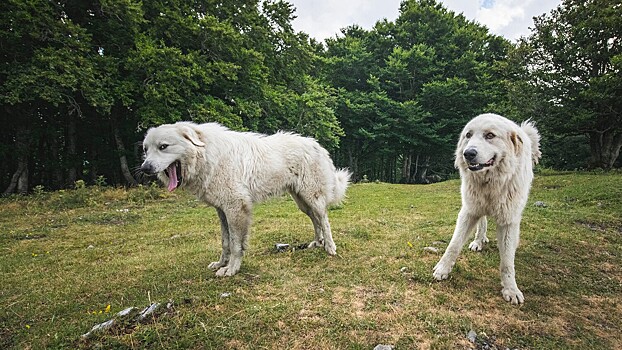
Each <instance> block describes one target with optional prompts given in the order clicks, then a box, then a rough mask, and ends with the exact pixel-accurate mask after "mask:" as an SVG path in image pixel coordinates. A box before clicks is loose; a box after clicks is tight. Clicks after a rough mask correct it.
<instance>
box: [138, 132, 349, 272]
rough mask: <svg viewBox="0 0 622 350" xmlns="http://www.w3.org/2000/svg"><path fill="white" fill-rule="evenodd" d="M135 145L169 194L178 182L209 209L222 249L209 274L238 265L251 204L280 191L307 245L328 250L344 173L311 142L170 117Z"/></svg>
mask: <svg viewBox="0 0 622 350" xmlns="http://www.w3.org/2000/svg"><path fill="white" fill-rule="evenodd" d="M143 146H144V150H145V160H144V162H143V165H142V166H141V169H142V170H143V171H145V172H146V173H152V174H153V173H156V174H157V175H158V178H159V179H160V180H161V181H162V182H163V183H164V184H165V185H167V187H168V189H169V191H172V190H175V188H177V186H178V185H179V186H182V187H184V188H186V189H187V190H188V191H190V192H191V193H193V194H195V195H196V196H197V197H198V198H199V199H201V200H202V201H204V202H205V203H207V204H209V205H211V206H214V207H215V208H216V211H217V213H218V216H219V218H220V223H221V234H222V254H221V256H220V260H218V261H216V262H213V263H211V264H210V265H209V268H210V269H213V270H216V275H218V276H232V275H234V274H235V273H237V272H238V270H239V269H240V265H241V263H242V256H243V254H244V251H245V250H246V248H247V242H248V236H249V229H250V225H251V214H252V208H253V204H254V203H257V202H259V201H262V200H264V199H267V198H269V197H272V196H278V195H281V194H283V193H285V192H289V193H290V194H291V196H292V197H293V198H294V200H295V201H296V204H297V205H298V207H299V208H300V210H301V211H302V212H304V213H305V214H307V215H308V216H309V217H310V218H311V221H312V222H313V226H314V230H315V239H314V240H313V241H312V242H311V243H310V244H309V246H310V247H324V249H325V250H326V252H328V254H330V255H335V254H336V246H335V243H334V241H333V237H332V234H331V229H330V224H329V222H328V214H327V207H328V206H329V205H330V204H336V203H338V202H340V201H341V200H342V199H343V198H344V196H345V192H346V188H347V187H348V183H349V180H350V173H349V172H348V171H347V170H343V169H341V170H338V169H335V166H334V165H333V162H332V160H331V159H330V156H329V154H328V152H327V151H326V150H325V149H324V148H322V147H321V146H320V145H319V144H318V143H317V141H315V140H314V139H312V138H308V137H302V136H300V135H296V134H292V133H285V132H278V133H276V134H274V135H270V136H268V135H263V134H257V133H251V132H236V131H232V130H229V129H228V128H226V127H224V126H222V125H219V124H217V123H207V124H200V125H199V124H195V123H191V122H178V123H175V124H166V125H161V126H159V127H157V128H152V129H149V130H148V132H147V135H146V136H145V140H144V142H143Z"/></svg>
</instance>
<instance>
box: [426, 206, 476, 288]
mask: <svg viewBox="0 0 622 350" xmlns="http://www.w3.org/2000/svg"><path fill="white" fill-rule="evenodd" d="M478 220H479V217H476V216H474V215H472V214H469V213H467V212H465V211H464V208H463V209H461V210H460V213H459V214H458V220H457V222H456V229H455V230H454V234H453V236H452V237H451V241H450V242H449V245H448V246H447V249H446V250H445V254H443V257H442V258H441V260H439V262H438V263H437V264H436V266H434V274H433V276H434V278H435V279H437V280H439V281H440V280H444V279H446V278H447V277H449V273H450V272H451V269H452V268H453V267H454V264H455V263H456V259H457V258H458V255H459V254H460V251H461V250H462V247H463V246H464V244H465V243H466V241H467V240H468V239H469V232H471V231H472V230H473V228H474V227H475V224H476V223H477V221H478Z"/></svg>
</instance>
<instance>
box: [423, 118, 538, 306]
mask: <svg viewBox="0 0 622 350" xmlns="http://www.w3.org/2000/svg"><path fill="white" fill-rule="evenodd" d="M539 142H540V135H539V134H538V130H537V129H536V128H535V126H534V125H533V123H531V122H530V121H526V122H523V123H522V124H521V125H520V126H518V125H517V124H516V123H514V122H512V121H510V120H508V119H506V118H504V117H502V116H499V115H496V114H482V115H479V116H477V117H475V118H474V119H473V120H471V121H470V122H469V123H468V124H467V125H466V126H465V127H464V130H463V131H462V133H461V134H460V140H459V141H458V146H457V148H456V161H455V166H456V168H458V169H459V171H460V177H461V179H462V185H461V194H462V208H461V209H460V213H459V214H458V220H457V223H456V229H455V231H454V234H453V237H452V238H451V241H450V242H449V245H448V246H447V250H446V251H445V254H443V257H442V258H441V260H440V261H439V262H438V263H437V264H436V266H435V267H434V278H435V279H437V280H443V279H446V278H447V277H448V275H449V273H450V272H451V269H452V268H453V266H454V264H455V262H456V259H457V258H458V255H459V253H460V251H461V250H462V247H463V246H464V244H465V243H466V241H467V240H468V236H469V232H472V231H473V230H474V229H475V228H476V227H477V231H476V234H475V240H473V242H471V244H470V245H469V248H470V249H471V250H473V251H479V250H481V249H482V247H483V246H484V243H487V242H488V238H487V237H486V228H487V221H486V216H492V217H493V218H495V219H496V222H497V245H498V248H499V255H500V259H501V263H500V266H499V270H500V273H501V285H502V286H503V289H502V290H501V293H502V294H503V298H504V299H505V300H506V301H509V302H511V303H512V304H521V303H523V302H524V300H525V298H524V296H523V293H522V292H521V291H520V290H519V289H518V286H517V285H516V278H515V271H514V256H515V253H516V248H517V247H518V242H519V231H520V222H521V217H522V212H523V209H524V208H525V204H526V203H527V197H528V196H529V190H530V187H531V182H532V180H533V165H534V164H537V162H538V160H539V158H540V155H541V153H540V149H539V146H540V145H539Z"/></svg>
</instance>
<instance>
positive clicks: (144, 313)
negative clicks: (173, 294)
mask: <svg viewBox="0 0 622 350" xmlns="http://www.w3.org/2000/svg"><path fill="white" fill-rule="evenodd" d="M159 306H160V303H153V304H151V305H149V306H147V307H146V308H145V309H144V310H143V311H141V313H140V315H138V320H139V321H142V320H143V319H145V317H147V316H149V315H151V314H152V313H153V312H154V311H156V309H157V308H158V307H159Z"/></svg>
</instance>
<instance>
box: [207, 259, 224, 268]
mask: <svg viewBox="0 0 622 350" xmlns="http://www.w3.org/2000/svg"><path fill="white" fill-rule="evenodd" d="M225 265H227V264H226V263H223V262H220V261H214V262H212V263H210V264H209V265H207V268H208V269H210V270H218V269H219V268H221V267H223V266H225Z"/></svg>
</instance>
